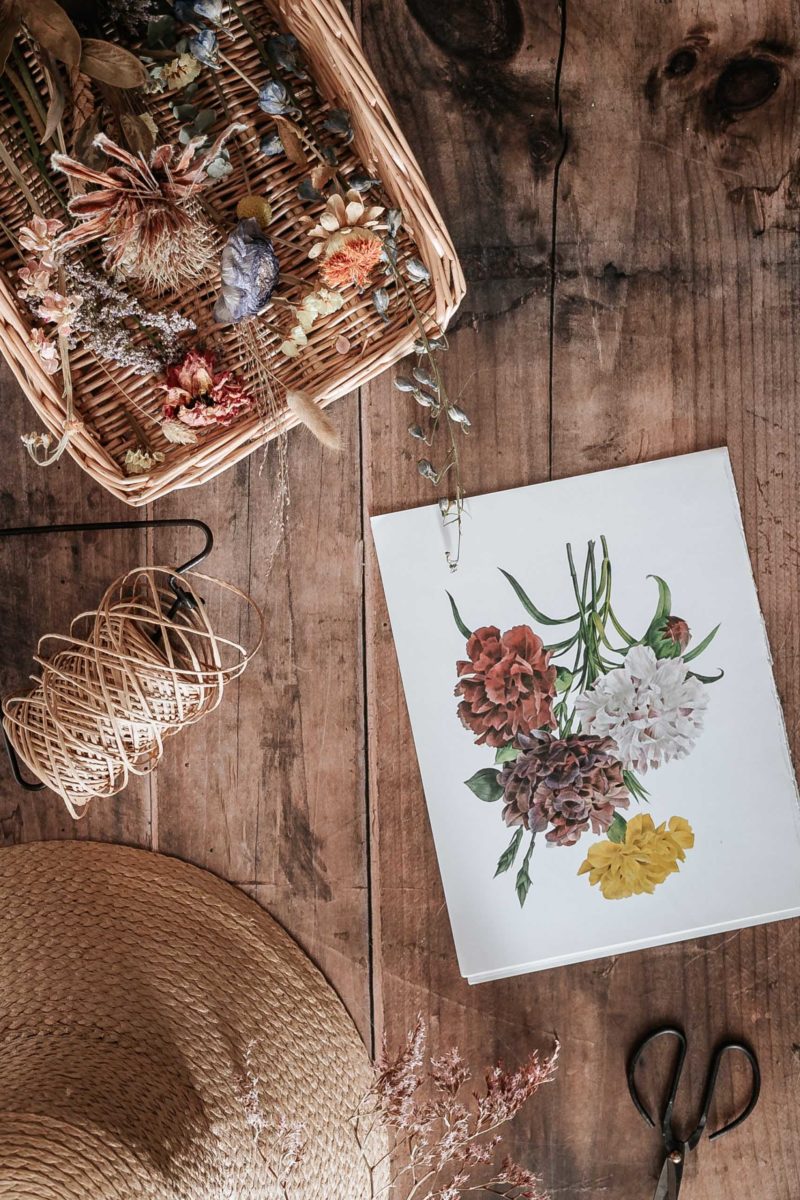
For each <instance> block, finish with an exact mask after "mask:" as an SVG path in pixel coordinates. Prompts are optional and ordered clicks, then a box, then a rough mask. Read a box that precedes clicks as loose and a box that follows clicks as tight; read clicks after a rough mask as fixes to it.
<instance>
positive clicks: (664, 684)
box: [575, 646, 708, 774]
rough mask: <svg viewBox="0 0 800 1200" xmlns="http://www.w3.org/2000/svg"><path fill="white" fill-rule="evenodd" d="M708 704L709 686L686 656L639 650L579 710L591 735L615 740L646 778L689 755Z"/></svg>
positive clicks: (605, 678)
mask: <svg viewBox="0 0 800 1200" xmlns="http://www.w3.org/2000/svg"><path fill="white" fill-rule="evenodd" d="M707 705H708V695H707V692H706V689H705V687H704V685H703V684H702V683H701V682H700V680H699V679H694V678H692V677H691V676H690V674H689V668H688V667H687V666H686V664H685V662H684V661H683V659H682V658H662V659H658V658H656V656H655V653H654V652H653V650H651V649H650V647H649V646H633V647H632V649H631V650H630V651H629V653H628V655H627V656H626V659H625V663H624V665H623V666H621V667H618V668H616V669H615V670H613V671H609V672H608V674H607V675H601V676H600V678H599V679H597V680H596V681H595V683H594V684H593V685H592V687H591V688H589V690H588V691H586V692H583V693H582V694H581V695H580V696H578V698H577V699H576V701H575V711H576V713H577V714H578V716H579V717H580V721H581V726H582V728H583V729H584V731H585V732H587V733H593V734H596V735H597V736H599V737H611V738H613V739H614V741H615V742H616V744H617V747H618V749H619V754H620V758H621V760H622V763H623V765H624V766H625V767H627V768H629V769H630V770H633V771H637V772H638V773H639V774H644V773H645V772H646V771H647V770H648V769H651V770H656V769H657V768H658V767H660V766H661V765H662V764H663V763H667V762H670V761H671V760H672V759H675V758H685V757H686V755H687V754H689V752H690V751H691V750H692V749H693V747H694V744H695V742H696V741H697V738H698V737H699V735H700V733H701V732H702V729H703V714H704V711H705V709H706V706H707Z"/></svg>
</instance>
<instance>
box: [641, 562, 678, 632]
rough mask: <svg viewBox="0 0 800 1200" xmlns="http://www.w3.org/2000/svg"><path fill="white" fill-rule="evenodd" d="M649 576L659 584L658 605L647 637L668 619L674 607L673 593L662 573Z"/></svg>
mask: <svg viewBox="0 0 800 1200" xmlns="http://www.w3.org/2000/svg"><path fill="white" fill-rule="evenodd" d="M647 578H648V579H655V581H656V583H657V584H658V605H657V607H656V611H655V615H654V617H653V619H652V621H651V622H650V624H649V626H648V629H647V633H646V634H645V635H644V636H645V639H646V638H647V636H648V634H649V633H650V632H651V631H652V630H654V629H655V628H656V627H657V626H659V625H660V624H661V622H662V621H664V620H666V618H667V617H668V616H669V614H670V609H671V608H672V595H671V593H670V590H669V586H668V585H667V583H666V582H665V580H663V579H662V578H661V576H660V575H648V576H647Z"/></svg>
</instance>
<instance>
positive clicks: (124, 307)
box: [65, 263, 196, 375]
mask: <svg viewBox="0 0 800 1200" xmlns="http://www.w3.org/2000/svg"><path fill="white" fill-rule="evenodd" d="M65 273H66V278H67V282H68V284H69V287H70V289H71V290H72V291H73V292H76V293H77V294H78V295H80V296H82V297H83V304H82V305H81V307H80V309H79V310H78V314H77V315H76V320H75V321H74V323H73V324H74V328H75V332H76V333H77V334H79V335H80V338H81V341H82V342H83V343H84V344H85V345H86V346H88V347H89V349H90V350H93V351H94V353H95V354H97V355H98V356H99V357H100V358H105V359H107V360H110V361H112V362H116V363H118V364H119V365H120V366H122V367H130V368H131V369H132V370H133V371H134V373H135V374H137V375H158V374H161V373H162V372H163V370H164V368H165V367H167V366H169V364H170V363H172V362H174V361H175V360H176V359H177V358H179V357H180V356H181V354H182V353H183V347H182V345H181V341H180V339H181V337H182V336H183V335H184V334H186V333H190V332H191V331H193V330H194V329H195V328H196V326H195V323H194V321H192V320H190V318H188V317H184V316H183V314H182V313H179V312H176V311H172V312H151V311H150V310H149V309H146V308H145V307H144V305H143V304H142V303H141V301H140V300H139V299H138V298H137V297H136V296H134V295H132V294H131V293H130V292H129V291H127V289H125V288H124V287H122V286H120V285H119V284H117V283H114V282H113V281H112V280H110V279H108V278H107V277H105V276H103V275H99V274H96V273H95V272H94V271H91V270H89V269H88V268H87V267H85V266H84V265H83V263H68V264H67V266H66V268H65ZM131 320H132V321H135V322H136V324H137V325H138V326H139V328H140V329H141V330H143V331H144V332H145V333H146V334H147V337H148V341H147V342H146V343H141V342H138V341H136V340H135V331H134V330H132V329H131V328H130V326H129V324H127V323H126V322H129V321H131Z"/></svg>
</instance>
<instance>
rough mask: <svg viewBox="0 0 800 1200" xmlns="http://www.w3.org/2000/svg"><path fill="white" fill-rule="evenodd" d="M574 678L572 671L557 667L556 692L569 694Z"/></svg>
mask: <svg viewBox="0 0 800 1200" xmlns="http://www.w3.org/2000/svg"><path fill="white" fill-rule="evenodd" d="M574 678H575V677H574V675H573V674H572V671H568V670H567V668H566V667H556V692H568V691H569V689H570V687H571V686H572V680H573V679H574Z"/></svg>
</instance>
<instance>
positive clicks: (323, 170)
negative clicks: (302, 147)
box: [311, 163, 336, 190]
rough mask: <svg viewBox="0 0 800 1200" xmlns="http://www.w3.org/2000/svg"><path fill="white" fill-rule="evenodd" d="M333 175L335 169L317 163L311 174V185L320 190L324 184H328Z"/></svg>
mask: <svg viewBox="0 0 800 1200" xmlns="http://www.w3.org/2000/svg"><path fill="white" fill-rule="evenodd" d="M335 174H336V168H335V167H329V166H326V165H325V163H319V165H318V166H316V167H314V170H313V171H312V172H311V183H312V185H313V186H314V187H315V188H317V189H318V190H321V189H322V188H324V187H325V185H326V183H330V181H331V180H332V179H333V177H334V175H335Z"/></svg>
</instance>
